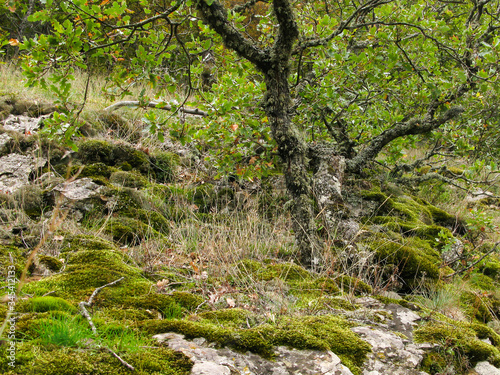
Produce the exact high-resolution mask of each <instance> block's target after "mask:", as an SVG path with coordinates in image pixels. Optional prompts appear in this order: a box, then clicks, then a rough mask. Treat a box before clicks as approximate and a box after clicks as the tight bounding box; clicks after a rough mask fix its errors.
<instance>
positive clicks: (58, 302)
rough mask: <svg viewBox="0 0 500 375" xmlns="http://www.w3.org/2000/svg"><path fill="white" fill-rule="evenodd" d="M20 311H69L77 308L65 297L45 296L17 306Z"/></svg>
mask: <svg viewBox="0 0 500 375" xmlns="http://www.w3.org/2000/svg"><path fill="white" fill-rule="evenodd" d="M17 308H18V310H19V311H20V312H23V311H33V312H46V311H68V312H71V313H73V312H76V310H77V308H76V307H75V306H74V305H72V304H71V303H69V302H68V301H66V300H65V299H63V298H59V297H52V296H45V297H35V298H32V299H30V300H28V302H27V303H26V304H24V305H19V306H17Z"/></svg>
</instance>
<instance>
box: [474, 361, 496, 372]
mask: <svg viewBox="0 0 500 375" xmlns="http://www.w3.org/2000/svg"><path fill="white" fill-rule="evenodd" d="M474 371H475V372H477V374H478V375H500V370H499V369H497V368H496V367H495V366H493V365H492V364H491V363H489V362H486V361H484V362H478V363H477V365H476V367H474Z"/></svg>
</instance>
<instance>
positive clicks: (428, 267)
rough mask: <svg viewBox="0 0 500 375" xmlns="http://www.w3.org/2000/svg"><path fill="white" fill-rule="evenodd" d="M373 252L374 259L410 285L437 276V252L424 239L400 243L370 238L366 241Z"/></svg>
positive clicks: (438, 259)
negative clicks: (370, 240) (370, 239)
mask: <svg viewBox="0 0 500 375" xmlns="http://www.w3.org/2000/svg"><path fill="white" fill-rule="evenodd" d="M367 246H369V247H371V248H372V249H373V251H374V253H375V260H376V262H378V263H379V264H380V265H382V266H383V267H387V266H391V267H389V268H386V269H387V272H389V273H396V274H398V275H399V276H400V278H401V279H402V280H403V281H404V282H405V284H406V286H411V285H412V283H415V282H416V281H417V280H421V279H422V278H428V279H433V280H437V279H438V277H439V268H438V266H439V264H440V263H441V260H440V257H439V254H438V253H437V251H435V250H433V249H432V248H431V247H430V246H429V245H428V244H427V243H426V242H425V241H419V240H418V239H413V240H412V241H410V242H406V243H405V244H402V243H401V242H396V241H391V240H389V239H387V240H372V242H370V243H367Z"/></svg>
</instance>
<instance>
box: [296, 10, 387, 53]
mask: <svg viewBox="0 0 500 375" xmlns="http://www.w3.org/2000/svg"><path fill="white" fill-rule="evenodd" d="M393 1H394V0H368V1H367V2H366V3H365V4H362V5H360V6H359V7H358V8H357V9H356V10H355V11H354V12H353V13H352V14H351V15H350V16H349V17H348V18H347V19H346V20H343V21H341V22H340V24H339V25H338V27H337V29H336V30H335V31H333V32H332V33H331V34H330V35H329V36H327V37H325V38H316V39H303V40H301V41H300V42H299V45H298V46H297V47H296V48H295V50H294V51H293V54H297V53H299V52H300V51H301V50H304V49H306V48H310V47H318V46H324V45H326V44H327V43H329V42H330V41H331V40H332V39H333V38H335V37H337V36H339V35H340V34H342V32H343V31H344V30H346V29H348V28H358V27H359V26H360V25H358V24H354V23H353V21H355V20H357V19H358V18H359V17H360V16H362V15H365V14H367V13H369V12H370V11H372V10H374V9H375V8H377V7H379V6H380V5H384V4H389V3H392V2H393ZM376 23H377V22H375V24H376Z"/></svg>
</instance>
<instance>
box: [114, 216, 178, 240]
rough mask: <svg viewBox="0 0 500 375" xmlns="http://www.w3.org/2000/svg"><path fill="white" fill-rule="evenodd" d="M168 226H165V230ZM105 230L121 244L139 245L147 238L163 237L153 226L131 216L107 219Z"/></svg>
mask: <svg viewBox="0 0 500 375" xmlns="http://www.w3.org/2000/svg"><path fill="white" fill-rule="evenodd" d="M167 229H168V226H165V230H167ZM104 231H105V232H106V233H109V234H110V235H111V236H112V237H113V240H114V241H116V242H118V243H119V244H121V245H132V246H133V245H138V244H140V243H141V242H142V241H143V240H145V239H146V238H162V235H161V233H159V232H158V231H157V230H155V229H153V228H152V227H151V226H149V225H147V224H145V223H143V222H142V221H140V220H136V219H133V218H130V217H117V218H114V217H113V218H110V219H109V220H107V221H106V224H105V226H104Z"/></svg>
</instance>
